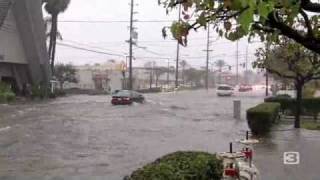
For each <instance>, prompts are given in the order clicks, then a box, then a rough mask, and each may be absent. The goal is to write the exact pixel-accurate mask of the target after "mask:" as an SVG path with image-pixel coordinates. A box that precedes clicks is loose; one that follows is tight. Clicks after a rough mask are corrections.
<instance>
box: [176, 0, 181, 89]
mask: <svg viewBox="0 0 320 180" xmlns="http://www.w3.org/2000/svg"><path fill="white" fill-rule="evenodd" d="M178 14H179V15H178V20H179V22H180V21H181V4H179V13H178ZM179 54H180V44H179V42H177V57H176V83H175V86H176V88H178V87H179Z"/></svg>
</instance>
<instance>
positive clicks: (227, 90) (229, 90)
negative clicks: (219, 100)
mask: <svg viewBox="0 0 320 180" xmlns="http://www.w3.org/2000/svg"><path fill="white" fill-rule="evenodd" d="M233 91H234V89H233V87H231V86H229V85H219V86H218V88H217V95H218V96H232V95H233Z"/></svg>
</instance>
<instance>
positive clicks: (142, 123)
mask: <svg viewBox="0 0 320 180" xmlns="http://www.w3.org/2000/svg"><path fill="white" fill-rule="evenodd" d="M146 96H147V100H148V102H147V103H145V104H143V105H138V104H135V105H133V106H112V105H110V97H108V96H86V95H81V96H69V97H66V98H59V99H56V100H54V101H49V102H42V103H34V104H32V105H30V104H28V105H27V104H25V105H0V179H1V180H2V179H10V180H11V179H30V180H31V179H41V180H42V179H43V180H46V179H48V180H49V179H50V180H51V179H52V180H53V179H54V180H62V179H66V180H67V179H77V180H78V179H99V180H100V179H101V180H102V179H103V180H121V179H122V178H123V176H125V175H127V174H129V173H130V172H131V171H132V170H134V169H136V168H138V167H141V166H143V165H144V164H145V163H148V162H150V161H153V160H154V159H156V158H158V157H160V156H162V155H164V154H166V153H170V152H174V151H178V150H201V151H208V152H212V153H214V152H221V151H227V150H228V143H229V141H235V140H237V139H239V138H242V137H243V135H244V134H245V131H246V130H247V129H248V127H247V124H246V121H245V118H244V116H245V114H244V113H243V114H242V116H243V118H242V120H235V119H233V116H232V111H233V110H232V106H233V104H232V103H233V100H234V99H240V100H241V101H242V109H243V112H244V111H245V109H247V108H248V107H252V106H254V105H255V104H257V103H260V102H261V101H262V97H256V96H255V95H254V94H251V93H250V94H246V95H241V96H237V97H232V98H230V97H229V98H228V97H223V98H221V97H216V96H215V94H214V92H212V91H210V92H209V93H206V92H205V91H190V92H188V91H186V92H179V93H177V94H174V93H163V94H150V95H146ZM275 130H276V131H274V132H273V133H272V134H271V136H270V137H269V138H266V139H263V140H262V143H261V144H259V145H256V146H255V150H256V159H255V160H256V165H257V166H258V168H259V169H260V171H261V176H262V178H261V179H262V180H302V179H303V180H319V179H320V167H319V162H320V155H319V153H320V133H319V132H315V131H308V130H292V126H291V125H281V126H278V127H277V129H275ZM285 151H298V152H300V154H301V162H300V165H284V164H283V158H282V156H283V152H285Z"/></svg>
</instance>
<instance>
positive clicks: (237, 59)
mask: <svg viewBox="0 0 320 180" xmlns="http://www.w3.org/2000/svg"><path fill="white" fill-rule="evenodd" d="M238 84H239V40H237V52H236V85H238Z"/></svg>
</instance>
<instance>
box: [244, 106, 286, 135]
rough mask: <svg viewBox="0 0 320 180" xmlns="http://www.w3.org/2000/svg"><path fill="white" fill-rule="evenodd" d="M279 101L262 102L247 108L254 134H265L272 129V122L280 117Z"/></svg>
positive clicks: (250, 126)
mask: <svg viewBox="0 0 320 180" xmlns="http://www.w3.org/2000/svg"><path fill="white" fill-rule="evenodd" d="M279 112H280V104H279V103H262V104H259V105H257V106H255V107H253V108H251V109H248V110H247V120H248V125H249V128H250V129H251V131H252V133H253V134H254V135H264V134H266V133H268V132H269V131H270V128H271V126H272V123H274V122H276V120H277V119H278V118H279Z"/></svg>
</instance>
